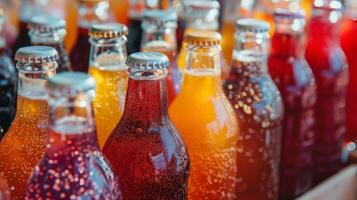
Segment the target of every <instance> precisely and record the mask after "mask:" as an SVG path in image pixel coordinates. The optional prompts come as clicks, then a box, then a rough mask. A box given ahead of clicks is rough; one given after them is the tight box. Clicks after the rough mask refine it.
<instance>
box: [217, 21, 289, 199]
mask: <svg viewBox="0 0 357 200" xmlns="http://www.w3.org/2000/svg"><path fill="white" fill-rule="evenodd" d="M236 26H237V32H236V34H235V38H236V41H235V49H234V52H233V61H232V67H231V70H230V72H229V76H228V78H227V79H226V80H225V81H224V84H223V88H224V91H225V94H226V96H227V98H228V100H229V101H230V103H231V105H232V107H233V108H234V110H235V114H236V116H237V119H238V121H239V137H238V143H237V149H238V151H237V152H238V155H237V171H238V175H237V179H238V186H237V196H238V197H239V199H242V200H250V199H266V200H268V199H277V198H278V186H279V160H280V149H281V131H282V120H283V104H282V100H281V96H280V93H279V90H278V88H277V87H276V85H275V84H274V82H273V80H272V79H271V77H270V76H269V74H268V70H267V61H266V56H267V54H268V47H269V24H268V23H267V22H264V21H261V20H257V19H249V18H248V19H240V20H238V21H237V23H236ZM257 41H259V42H257Z"/></svg>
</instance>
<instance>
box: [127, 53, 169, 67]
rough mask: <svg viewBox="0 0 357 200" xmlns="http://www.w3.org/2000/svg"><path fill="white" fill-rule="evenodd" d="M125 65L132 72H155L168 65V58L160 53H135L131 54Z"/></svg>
mask: <svg viewBox="0 0 357 200" xmlns="http://www.w3.org/2000/svg"><path fill="white" fill-rule="evenodd" d="M126 65H127V66H128V67H129V69H132V70H137V71H140V70H156V69H165V68H168V67H169V65H170V61H169V58H168V57H167V56H166V55H165V54H162V53H156V52H137V53H133V54H131V55H130V56H129V57H128V58H127V60H126Z"/></svg>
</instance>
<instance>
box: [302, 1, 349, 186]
mask: <svg viewBox="0 0 357 200" xmlns="http://www.w3.org/2000/svg"><path fill="white" fill-rule="evenodd" d="M341 15H342V4H341V2H340V1H339V0H325V1H322V2H321V1H318V0H316V1H315V2H314V7H313V13H312V17H311V20H310V22H309V24H308V27H307V47H306V53H305V54H306V59H307V61H308V63H309V64H310V67H311V69H312V71H313V73H314V75H315V79H316V84H317V103H316V107H315V112H316V113H315V115H316V134H315V140H316V141H315V145H314V162H315V163H314V180H315V182H320V181H322V180H324V179H325V178H327V177H329V176H330V175H332V174H334V173H335V172H337V171H338V170H339V169H341V167H342V161H341V155H342V153H341V152H342V146H343V142H344V135H345V133H346V94H347V86H348V65H347V61H346V57H345V54H344V53H343V51H342V49H341V46H340V40H339V28H340V24H341V23H340V22H341Z"/></svg>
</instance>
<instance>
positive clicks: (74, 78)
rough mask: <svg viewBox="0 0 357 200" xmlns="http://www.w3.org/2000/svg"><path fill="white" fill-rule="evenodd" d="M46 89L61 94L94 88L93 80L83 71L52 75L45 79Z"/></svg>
mask: <svg viewBox="0 0 357 200" xmlns="http://www.w3.org/2000/svg"><path fill="white" fill-rule="evenodd" d="M47 89H48V91H49V92H51V93H52V94H56V92H59V93H57V94H58V95H61V94H60V93H63V92H65V93H68V94H70V95H76V94H78V93H82V92H88V91H90V90H94V89H95V80H94V78H92V77H91V76H89V75H88V74H87V73H83V72H63V73H59V74H57V75H56V76H53V77H51V78H49V79H48V81H47Z"/></svg>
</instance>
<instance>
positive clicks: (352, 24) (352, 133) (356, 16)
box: [341, 0, 357, 144]
mask: <svg viewBox="0 0 357 200" xmlns="http://www.w3.org/2000/svg"><path fill="white" fill-rule="evenodd" d="M346 3H347V4H346V6H347V8H346V14H345V16H344V18H343V21H342V27H341V47H342V49H343V51H344V53H345V54H346V57H347V61H348V65H349V70H350V71H349V80H350V83H349V85H348V88H347V102H346V112H347V133H346V135H345V143H347V144H348V143H350V142H355V144H357V93H356V90H357V57H356V56H355V55H357V48H356V46H357V41H356V39H355V36H356V34H357V1H351V0H350V1H347V2H346Z"/></svg>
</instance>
